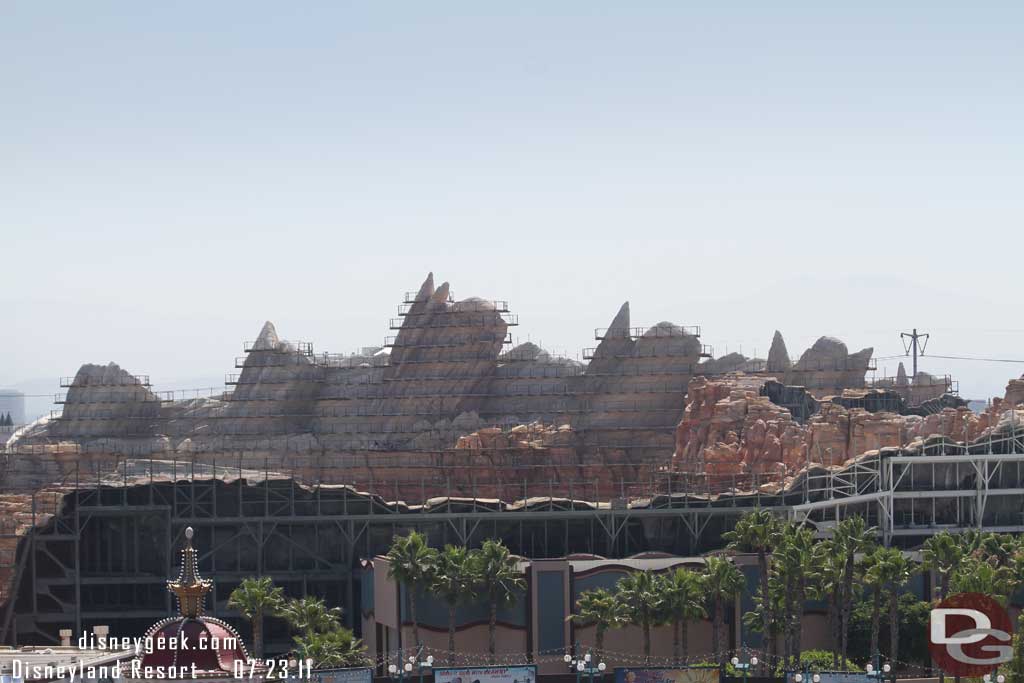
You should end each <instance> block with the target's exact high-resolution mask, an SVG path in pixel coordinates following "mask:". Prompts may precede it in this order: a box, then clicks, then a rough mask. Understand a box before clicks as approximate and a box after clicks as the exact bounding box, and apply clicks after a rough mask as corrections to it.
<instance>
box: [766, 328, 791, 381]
mask: <svg viewBox="0 0 1024 683" xmlns="http://www.w3.org/2000/svg"><path fill="white" fill-rule="evenodd" d="M791 365H792V361H790V360H789V351H787V350H786V340H785V339H783V338H782V333H781V332H779V331H778V330H775V336H774V337H772V347H771V348H770V349H768V362H767V367H766V369H767V370H768V372H786V371H787V370H789V368H790V366H791Z"/></svg>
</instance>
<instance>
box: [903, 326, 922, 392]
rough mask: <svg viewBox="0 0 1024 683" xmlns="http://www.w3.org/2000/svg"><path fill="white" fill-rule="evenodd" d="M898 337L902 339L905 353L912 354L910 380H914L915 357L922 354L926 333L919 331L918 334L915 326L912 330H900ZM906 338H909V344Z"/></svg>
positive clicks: (915, 376)
mask: <svg viewBox="0 0 1024 683" xmlns="http://www.w3.org/2000/svg"><path fill="white" fill-rule="evenodd" d="M900 339H902V340H903V349H904V350H905V351H906V352H907V354H908V355H909V354H910V353H911V352H913V354H914V374H913V375H911V376H910V378H911V379H910V381H911V382H914V381H915V380H916V378H917V357H918V356H919V355H920V356H923V355H924V349H925V347H926V346H928V333H927V332H921V333H920V334H919V333H918V331H917V328H916V327H915V328H914V331H913V332H900ZM908 339H909V340H910V343H909V344H908V343H907V341H906V340H908Z"/></svg>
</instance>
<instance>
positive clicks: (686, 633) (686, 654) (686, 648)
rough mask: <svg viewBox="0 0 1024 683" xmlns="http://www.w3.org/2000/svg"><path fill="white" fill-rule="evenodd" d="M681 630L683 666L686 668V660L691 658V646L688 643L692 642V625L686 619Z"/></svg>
mask: <svg viewBox="0 0 1024 683" xmlns="http://www.w3.org/2000/svg"><path fill="white" fill-rule="evenodd" d="M681 630H682V637H681V640H682V641H683V665H684V666H685V665H686V660H687V659H689V658H690V645H689V643H688V641H689V640H690V624H689V622H687V621H686V620H685V619H684V620H683V623H682V626H681Z"/></svg>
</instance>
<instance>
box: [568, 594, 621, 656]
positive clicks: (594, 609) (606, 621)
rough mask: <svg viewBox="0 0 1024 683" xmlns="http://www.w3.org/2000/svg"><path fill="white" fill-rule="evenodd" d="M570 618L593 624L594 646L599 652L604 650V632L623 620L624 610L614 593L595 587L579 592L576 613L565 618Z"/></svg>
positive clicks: (578, 621) (619, 624) (576, 621)
mask: <svg viewBox="0 0 1024 683" xmlns="http://www.w3.org/2000/svg"><path fill="white" fill-rule="evenodd" d="M570 619H571V620H572V621H574V622H575V623H577V624H582V625H590V624H593V625H594V627H595V632H594V647H595V649H596V650H597V654H600V653H601V652H603V651H604V634H605V632H607V631H608V629H610V628H617V627H619V626H621V625H622V624H623V623H624V622H625V610H624V609H623V605H622V602H621V600H619V597H618V596H617V595H616V594H614V593H612V592H610V591H607V590H605V589H604V588H597V589H595V590H589V591H583V592H582V593H580V597H579V599H578V600H576V614H570V615H569V616H568V617H567V620H570Z"/></svg>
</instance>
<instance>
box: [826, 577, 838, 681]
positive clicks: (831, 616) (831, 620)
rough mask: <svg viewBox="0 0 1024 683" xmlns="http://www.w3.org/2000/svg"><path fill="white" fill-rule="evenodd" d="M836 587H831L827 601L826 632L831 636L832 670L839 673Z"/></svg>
mask: <svg viewBox="0 0 1024 683" xmlns="http://www.w3.org/2000/svg"><path fill="white" fill-rule="evenodd" d="M837 592H838V586H837V587H833V589H832V591H831V592H830V593H829V599H828V630H829V633H830V634H831V636H832V669H833V670H834V671H839V605H837V604H836V603H837V602H838V596H837Z"/></svg>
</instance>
